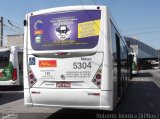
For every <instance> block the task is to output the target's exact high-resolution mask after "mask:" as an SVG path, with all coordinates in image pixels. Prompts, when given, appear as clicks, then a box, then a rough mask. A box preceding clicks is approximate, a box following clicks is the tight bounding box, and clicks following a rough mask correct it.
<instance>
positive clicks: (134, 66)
mask: <svg viewBox="0 0 160 119" xmlns="http://www.w3.org/2000/svg"><path fill="white" fill-rule="evenodd" d="M132 56H133V62H132V74H133V75H137V74H138V72H139V67H138V57H137V54H136V53H135V52H133V53H132Z"/></svg>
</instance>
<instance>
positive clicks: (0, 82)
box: [0, 46, 23, 86]
mask: <svg viewBox="0 0 160 119" xmlns="http://www.w3.org/2000/svg"><path fill="white" fill-rule="evenodd" d="M22 84H23V49H21V48H20V47H19V46H11V47H10V48H2V49H0V86H10V85H12V86H13V85H15V86H16V85H17V86H20V85H21V86H22Z"/></svg>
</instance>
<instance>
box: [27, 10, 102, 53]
mask: <svg viewBox="0 0 160 119" xmlns="http://www.w3.org/2000/svg"><path fill="white" fill-rule="evenodd" d="M100 19H101V11H100V10H82V11H74V12H64V13H50V14H42V15H36V16H31V17H30V38H31V45H32V48H33V49H34V50H69V49H70V50H71V49H91V48H94V47H96V46H97V44H98V40H99V32H100Z"/></svg>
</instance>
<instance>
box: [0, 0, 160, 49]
mask: <svg viewBox="0 0 160 119" xmlns="http://www.w3.org/2000/svg"><path fill="white" fill-rule="evenodd" d="M95 4H96V5H105V6H108V7H109V9H110V11H111V13H112V16H113V17H114V20H115V21H116V23H117V25H118V27H119V29H120V30H121V33H122V35H123V36H128V37H133V38H136V39H138V40H140V41H142V42H144V43H146V44H148V45H149V46H151V47H153V48H155V49H160V0H1V4H0V16H1V17H4V18H5V19H9V20H12V21H14V22H15V23H18V24H20V25H21V26H22V27H23V20H24V18H25V15H26V14H27V13H29V12H33V11H37V10H41V9H48V8H53V7H62V6H72V5H95ZM10 33H11V32H9V31H5V30H4V34H5V35H8V34H10Z"/></svg>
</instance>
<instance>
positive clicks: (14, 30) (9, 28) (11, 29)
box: [3, 23, 22, 34]
mask: <svg viewBox="0 0 160 119" xmlns="http://www.w3.org/2000/svg"><path fill="white" fill-rule="evenodd" d="M3 26H4V27H7V28H8V30H10V31H13V32H16V33H19V34H22V32H19V31H17V30H16V29H13V28H12V27H10V26H8V25H6V24H4V23H3Z"/></svg>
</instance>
